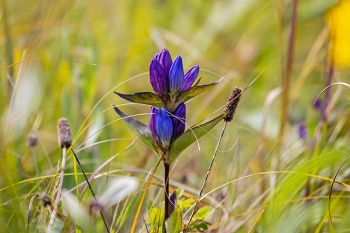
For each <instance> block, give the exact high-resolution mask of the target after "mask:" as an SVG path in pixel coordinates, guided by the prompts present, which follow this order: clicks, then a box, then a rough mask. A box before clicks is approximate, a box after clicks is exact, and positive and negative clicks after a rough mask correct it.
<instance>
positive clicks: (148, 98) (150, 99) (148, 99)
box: [114, 92, 164, 107]
mask: <svg viewBox="0 0 350 233" xmlns="http://www.w3.org/2000/svg"><path fill="white" fill-rule="evenodd" d="M114 93H115V94H117V95H118V96H119V97H120V98H122V99H124V100H127V101H130V102H133V103H139V104H147V105H152V106H155V107H163V106H164V104H163V101H162V99H161V98H159V96H158V95H156V94H155V93H153V92H137V93H134V94H122V93H119V92H114Z"/></svg>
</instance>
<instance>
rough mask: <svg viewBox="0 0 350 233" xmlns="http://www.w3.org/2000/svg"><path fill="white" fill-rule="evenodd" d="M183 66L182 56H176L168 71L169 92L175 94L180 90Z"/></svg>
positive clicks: (182, 79) (182, 80)
mask: <svg viewBox="0 0 350 233" xmlns="http://www.w3.org/2000/svg"><path fill="white" fill-rule="evenodd" d="M184 76H185V74H184V68H183V65H182V58H181V57H180V56H179V57H176V58H175V61H174V63H173V65H172V66H171V68H170V72H169V90H170V93H172V94H176V93H177V92H179V91H181V89H182V85H183V82H184Z"/></svg>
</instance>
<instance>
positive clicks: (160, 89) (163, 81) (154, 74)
mask: <svg viewBox="0 0 350 233" xmlns="http://www.w3.org/2000/svg"><path fill="white" fill-rule="evenodd" d="M149 75H150V82H151V85H152V87H153V90H154V91H155V92H156V93H157V94H158V95H160V96H164V95H166V93H167V92H168V81H167V77H166V75H165V72H164V69H163V67H162V65H161V64H160V63H159V62H158V61H157V60H155V59H152V61H151V64H150V66H149Z"/></svg>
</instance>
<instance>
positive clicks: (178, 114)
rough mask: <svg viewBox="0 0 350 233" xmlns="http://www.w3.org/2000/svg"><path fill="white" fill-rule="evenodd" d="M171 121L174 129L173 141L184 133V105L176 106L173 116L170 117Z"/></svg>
mask: <svg viewBox="0 0 350 233" xmlns="http://www.w3.org/2000/svg"><path fill="white" fill-rule="evenodd" d="M171 120H172V122H173V127H174V130H173V131H174V132H173V140H175V139H176V138H177V137H179V136H180V135H181V134H183V132H184V131H185V123H186V105H185V104H184V103H181V104H180V105H179V106H177V108H176V109H175V111H174V114H173V116H172V117H171Z"/></svg>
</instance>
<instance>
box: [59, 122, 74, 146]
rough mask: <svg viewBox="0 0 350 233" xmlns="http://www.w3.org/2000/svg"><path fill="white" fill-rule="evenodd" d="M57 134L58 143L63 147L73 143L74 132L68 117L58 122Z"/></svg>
mask: <svg viewBox="0 0 350 233" xmlns="http://www.w3.org/2000/svg"><path fill="white" fill-rule="evenodd" d="M57 136H58V145H59V146H60V147H61V148H64V147H65V148H68V147H70V146H71V145H72V134H71V132H70V127H69V123H68V120H67V119H66V118H61V119H60V120H59V121H58V123H57Z"/></svg>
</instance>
